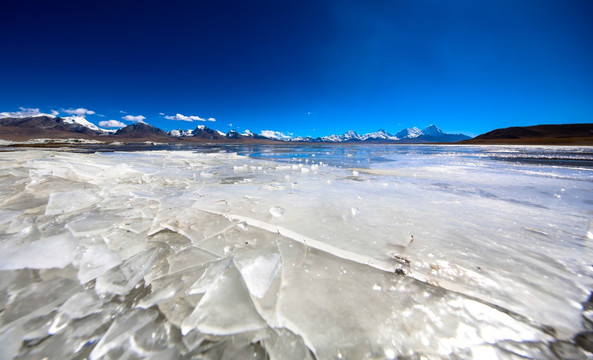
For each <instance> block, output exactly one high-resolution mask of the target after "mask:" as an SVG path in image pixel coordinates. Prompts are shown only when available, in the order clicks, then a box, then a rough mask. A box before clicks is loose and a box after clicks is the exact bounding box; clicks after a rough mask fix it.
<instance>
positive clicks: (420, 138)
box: [169, 124, 469, 143]
mask: <svg viewBox="0 0 593 360" xmlns="http://www.w3.org/2000/svg"><path fill="white" fill-rule="evenodd" d="M198 129H199V130H206V129H208V128H206V127H205V126H204V125H198ZM208 130H211V129H208ZM211 132H217V133H218V134H220V135H222V136H226V137H227V138H230V139H236V138H239V137H245V138H259V139H269V140H276V141H286V142H331V143H341V142H359V141H399V142H427V141H443V142H449V141H458V140H463V139H467V138H469V137H467V136H465V135H461V134H447V133H444V132H443V131H442V130H441V129H439V128H438V126H436V125H434V124H431V125H429V126H427V127H426V128H424V129H422V130H420V129H419V128H417V127H413V128H406V129H403V130H400V131H399V132H398V133H396V134H392V133H390V132H388V131H385V130H383V129H380V130H378V131H375V132H372V133H367V134H359V133H357V132H356V131H354V130H349V131H348V132H346V133H345V134H342V135H328V136H323V137H317V138H313V137H310V136H307V137H302V136H293V135H292V134H289V133H284V132H281V131H275V130H262V131H261V132H260V133H259V134H255V133H253V132H251V131H249V130H245V132H243V133H238V132H237V131H235V130H231V131H229V132H228V133H226V134H224V133H223V132H221V131H219V130H211ZM194 134H195V132H194V131H192V130H186V131H182V130H172V131H170V132H169V135H171V136H176V137H183V136H193V135H194Z"/></svg>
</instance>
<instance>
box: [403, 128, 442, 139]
mask: <svg viewBox="0 0 593 360" xmlns="http://www.w3.org/2000/svg"><path fill="white" fill-rule="evenodd" d="M431 126H435V127H436V125H431ZM422 135H425V134H424V133H423V132H422V130H420V129H418V128H417V127H415V126H414V127H413V128H406V129H403V130H400V131H399V132H398V133H397V134H395V137H397V138H398V139H414V138H417V137H418V136H422Z"/></svg>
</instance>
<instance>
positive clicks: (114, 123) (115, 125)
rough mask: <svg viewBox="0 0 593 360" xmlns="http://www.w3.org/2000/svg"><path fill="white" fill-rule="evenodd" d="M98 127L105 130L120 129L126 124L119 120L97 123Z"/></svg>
mask: <svg viewBox="0 0 593 360" xmlns="http://www.w3.org/2000/svg"><path fill="white" fill-rule="evenodd" d="M99 126H101V127H106V128H122V127H125V126H126V124H124V123H123V122H121V121H119V120H106V121H99Z"/></svg>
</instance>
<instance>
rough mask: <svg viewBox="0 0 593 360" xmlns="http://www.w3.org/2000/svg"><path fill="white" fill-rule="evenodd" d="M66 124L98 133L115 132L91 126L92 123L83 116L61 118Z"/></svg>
mask: <svg viewBox="0 0 593 360" xmlns="http://www.w3.org/2000/svg"><path fill="white" fill-rule="evenodd" d="M61 119H62V120H63V121H64V122H65V123H66V124H78V125H82V126H84V127H87V128H89V129H91V130H95V131H100V132H103V133H106V134H115V131H116V130H108V129H103V128H100V127H98V126H97V125H95V124H93V123H92V122H90V121H88V120H87V119H85V117H84V116H66V117H63V118H61Z"/></svg>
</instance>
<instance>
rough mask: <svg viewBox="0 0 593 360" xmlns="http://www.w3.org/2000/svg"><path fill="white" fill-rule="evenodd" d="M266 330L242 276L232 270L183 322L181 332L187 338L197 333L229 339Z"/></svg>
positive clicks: (222, 275)
mask: <svg viewBox="0 0 593 360" xmlns="http://www.w3.org/2000/svg"><path fill="white" fill-rule="evenodd" d="M265 326H266V322H265V321H264V320H263V319H262V318H261V316H260V315H259V314H258V312H257V310H256V309H255V307H254V306H253V303H252V302H251V298H250V297H249V292H248V290H247V287H246V286H245V283H244V282H243V279H242V277H241V274H240V273H239V271H238V270H237V268H236V267H234V266H229V267H228V268H226V269H225V270H224V271H223V272H222V274H221V275H220V276H219V277H218V278H217V279H216V280H215V282H214V284H213V285H212V286H211V287H210V288H209V289H208V291H206V294H204V297H203V298H202V300H201V301H200V303H199V304H198V306H196V308H195V309H194V311H193V312H192V314H191V315H190V316H189V317H188V318H187V319H186V320H185V321H184V322H183V324H182V326H181V331H182V333H183V334H187V333H188V332H190V331H191V330H193V329H198V330H199V331H200V332H203V333H207V334H214V335H229V334H236V333H240V332H245V331H253V330H258V329H261V328H263V327H265Z"/></svg>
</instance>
